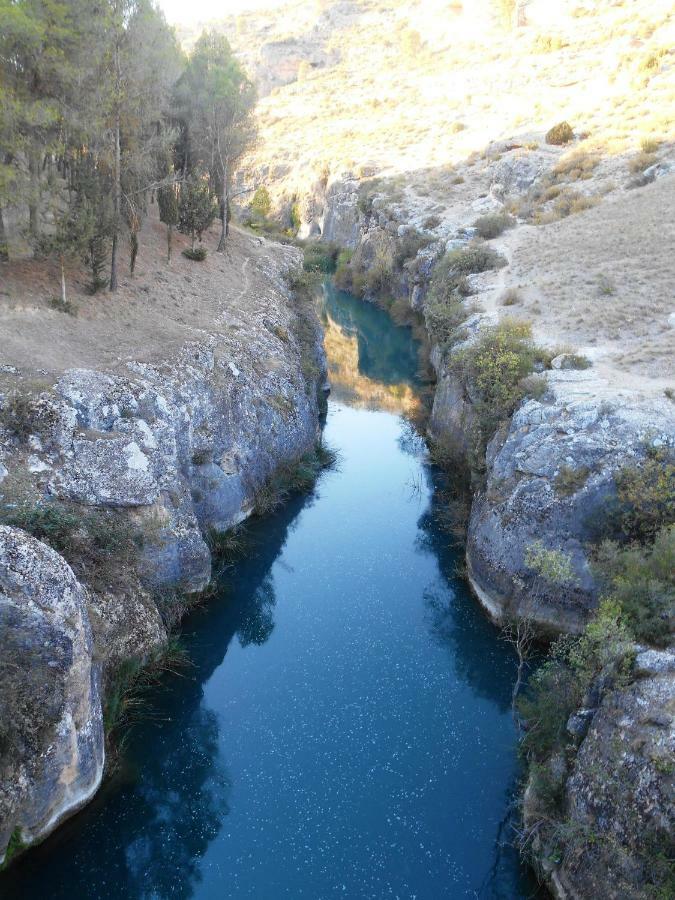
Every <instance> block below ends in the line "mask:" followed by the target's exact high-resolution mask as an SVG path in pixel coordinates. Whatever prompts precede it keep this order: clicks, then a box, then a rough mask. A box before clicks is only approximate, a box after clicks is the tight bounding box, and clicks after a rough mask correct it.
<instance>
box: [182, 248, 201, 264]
mask: <svg viewBox="0 0 675 900" xmlns="http://www.w3.org/2000/svg"><path fill="white" fill-rule="evenodd" d="M183 256H184V257H185V258H186V259H191V260H192V261H193V262H203V261H204V260H205V259H206V247H195V248H194V249H192V248H191V247H186V248H185V250H183Z"/></svg>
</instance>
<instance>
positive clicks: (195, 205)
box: [178, 175, 217, 253]
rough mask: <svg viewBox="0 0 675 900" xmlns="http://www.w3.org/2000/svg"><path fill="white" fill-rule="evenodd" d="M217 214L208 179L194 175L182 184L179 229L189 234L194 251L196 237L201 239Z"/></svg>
mask: <svg viewBox="0 0 675 900" xmlns="http://www.w3.org/2000/svg"><path fill="white" fill-rule="evenodd" d="M216 214H217V209H216V206H215V204H214V202H213V197H212V195H211V191H210V190H209V184H208V180H207V179H206V178H204V177H201V178H200V177H199V176H197V175H192V176H190V177H189V178H187V179H186V180H185V181H184V182H183V184H182V185H181V192H180V204H179V214H178V215H179V222H178V230H179V231H181V232H182V233H183V234H189V235H190V238H191V241H192V244H191V250H192V252H193V253H194V249H195V239H196V238H199V240H200V241H201V239H202V234H203V233H204V232H205V231H206V229H207V228H209V227H210V225H211V224H212V222H213V220H214V219H215V217H216Z"/></svg>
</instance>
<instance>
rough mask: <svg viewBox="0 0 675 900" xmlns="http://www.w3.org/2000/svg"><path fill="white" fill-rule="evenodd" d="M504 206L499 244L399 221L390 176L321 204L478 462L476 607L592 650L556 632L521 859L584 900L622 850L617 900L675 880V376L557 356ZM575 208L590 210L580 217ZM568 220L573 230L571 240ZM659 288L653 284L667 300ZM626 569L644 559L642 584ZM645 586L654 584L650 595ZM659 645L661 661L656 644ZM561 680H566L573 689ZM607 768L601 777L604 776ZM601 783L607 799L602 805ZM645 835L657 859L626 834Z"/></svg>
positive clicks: (435, 425)
mask: <svg viewBox="0 0 675 900" xmlns="http://www.w3.org/2000/svg"><path fill="white" fill-rule="evenodd" d="M491 165H492V166H501V169H500V171H503V170H504V168H505V166H508V165H510V166H512V168H513V169H514V170H515V169H517V167H518V166H520V165H521V163H520V162H519V161H518V158H517V155H516V158H514V160H513V161H511V162H509V163H508V164H507V162H506V161H504V160H502V161H501V162H500V163H498V162H493V163H492V164H491V163H490V162H489V161H488V162H487V163H486V167H487V168H488V169H489V168H490V166H491ZM495 177H496V176H495V175H494V174H492V175H490V174H487V179H490V178H492V179H493V180H494V179H495ZM663 181H664V184H663V186H659V185H657V184H653V185H651V186H650V188H649V190H650V191H651V192H652V193H655V192H656V191H657V188H659V189H660V190H661V192H662V193H663V191H665V192H666V193H668V191H670V190H672V186H673V183H675V182H673V178H672V177H664V179H663ZM334 199H335V202H333V200H334ZM493 202H494V204H495V209H496V211H495V212H494V213H493V214H492V219H495V220H498V219H499V216H500V215H501V216H502V217H503V218H505V219H506V222H507V224H506V225H502V226H501V227H502V228H506V229H508V231H506V234H507V235H508V244H506V243H503V242H502V239H501V235H500V234H497V235H496V239H495V238H487V239H484V240H482V241H481V239H480V237H479V235H478V234H477V229H476V220H475V219H474V218H473V217H474V216H475V208H474V207H472V206H471V205H469V206H467V207H465V215H466V219H465V224H464V225H460V226H459V227H458V228H457V230H456V231H455V232H453V233H452V235H451V236H450V237H449V238H448V239H447V240H443V241H438V240H434V237H433V236H432V235H431V234H429V233H428V232H427V233H425V231H424V230H423V229H419V228H417V227H415V225H412V224H408V223H407V222H406V220H405V217H404V215H403V214H400V215H398V216H397V218H396V219H395V220H394V222H392V220H391V207H390V206H388V204H387V194H386V186H383V185H382V183H381V182H379V183H377V182H375V183H372V182H370V183H369V182H364V183H362V184H359V182H358V181H347V182H336V183H334V184H332V185H331V184H328V186H327V187H326V191H325V194H323V195H322V197H321V198H320V199H318V200H316V199H315V201H314V203H313V207H314V208H315V209H321V210H322V220H321V221H322V222H323V226H324V227H325V228H326V229H327V230H328V233H329V236H331V237H333V238H335V237H338V238H339V237H340V236H341V237H342V238H343V240H344V242H345V243H346V248H345V249H343V250H342V251H338V250H335V249H333V250H331V251H330V255H331V256H332V258H334V259H336V260H337V273H336V277H337V279H338V280H339V282H340V283H343V284H348V285H352V286H355V287H356V288H357V289H358V290H359V291H360V292H361V293H363V294H365V296H366V298H369V299H373V298H377V296H378V295H379V296H382V297H386V296H392V295H393V296H394V297H395V298H397V299H396V304H397V305H399V304H408V305H409V306H410V307H411V308H412V309H414V310H417V312H418V314H421V315H423V316H424V319H425V321H426V324H427V328H428V331H429V337H430V340H431V342H432V352H431V359H432V362H433V364H434V367H435V369H436V373H437V376H438V384H437V387H436V393H435V398H434V403H433V409H432V412H431V418H430V423H429V427H430V435H431V439H432V441H433V442H434V443H435V444H436V445H437V446H438V447H440V448H442V451H443V455H444V456H445V457H446V459H449V460H450V461H452V460H453V458H454V460H456V461H458V462H460V463H461V461H462V460H463V459H467V458H468V460H469V464H470V469H471V470H472V482H473V494H474V496H473V503H472V505H471V513H470V516H469V520H468V531H467V554H466V561H467V572H468V576H469V580H470V582H471V584H472V587H473V589H474V591H475V594H476V597H477V599H478V601H479V602H480V603H481V605H482V606H483V608H484V609H485V610H486V611H487V612H488V614H489V615H490V617H491V618H492V619H493V620H494V621H496V622H498V623H501V624H507V625H508V624H509V623H513V622H516V623H520V624H521V625H522V626H523V627H524V628H525V629H536V630H537V631H538V632H539V633H540V634H542V635H543V636H545V637H547V638H549V639H554V638H555V637H556V636H557V635H569V634H572V635H580V637H579V638H578V640H579V644H578V646H579V647H580V648H585V649H584V650H583V658H584V662H583V664H582V665H581V667H580V668H579V666H580V664H579V660H578V658H576V659H572V657H570V656H566V655H565V654H567V653H568V652H569V651H568V650H565V649H564V648H565V647H566V646H567V645H565V643H564V641H563V643H561V644H560V645H558V646H557V650H556V653H557V654H558V656H560V655H561V654H562V658H564V659H565V660H566V661H565V662H564V664H563V666H562V668H561V669H560V671H559V672H558V671H557V672H556V673H555V678H558V681H555V679H554V677H553V676H551V679H550V680H549V681H548V682H546V683H544V682H545V681H546V679H543V681H542V683H541V684H539V683H538V684H537V685H536V686H535V688H534V692H535V694H536V695H538V701H537V702H540V703H541V704H542V705H541V706H539V707H537V710H536V712H535V713H534V714H535V715H536V716H537V717H540V715H541V710H543V709H545V708H547V709H548V710H549V711H550V725H548V726H547V727H550V728H553V730H554V733H555V739H551V738H550V735H549V737H548V738H543V739H542V742H541V744H540V745H538V744H536V743H535V745H534V746H532V745H531V744H530V746H531V749H530V750H527V751H526V752H527V754H528V758H529V759H530V771H531V775H530V781H529V787H528V791H527V801H526V803H525V807H524V823H525V826H524V829H523V833H522V838H523V848H524V851H525V852H527V853H528V854H530V855H531V858H532V861H533V863H534V864H535V866H536V867H537V869H538V871H539V873H540V875H541V876H542V877H543V878H544V879H545V880H546V881H547V883H548V884H549V886H550V887H551V889H552V890H553V891H554V893H555V895H556V896H557V897H560V898H567V897H571V896H581V897H585V896H592V895H593V891H594V890H595V888H592V887H591V886H592V885H593V884H595V885H596V886H597V885H598V884H600V883H601V881H602V880H603V878H604V877H606V872H607V871H614V869H615V866H616V858H617V856H616V853H617V852H618V853H619V855H620V858H621V868H620V871H619V870H616V873H615V875H616V890H615V893H613V894H612V896H615V897H617V898H618V897H625V896H630V897H636V898H638V897H639V898H641V897H646V896H650V891H653V890H661V889H662V888H663V885H665V884H668V883H669V881H668V879H669V878H670V877H671V876H670V874H669V870H670V865H671V863H670V862H669V859H670V857H669V850H668V846H669V841H670V840H671V837H672V829H671V825H672V821H673V815H672V812H673V810H672V804H671V800H670V799H669V788H668V784H669V780H670V779H671V772H670V768H669V766H668V764H667V763H665V760H666V759H667V758H668V757H669V756H670V755H672V753H673V751H674V750H675V730H674V728H673V717H672V712H671V707H672V697H673V692H674V690H675V673H674V672H673V668H672V649H669V647H672V639H673V630H672V626H673V616H672V611H671V610H672V602H671V600H669V598H672V590H673V587H672V565H671V563H669V560H670V559H671V557H670V556H669V555H668V554H669V552H671V551H669V550H668V549H667V548H668V547H669V546H671V545H672V504H673V472H674V470H673V447H675V415H674V414H673V406H672V399H671V398H670V396H669V393H668V389H667V388H665V389H664V384H665V383H666V382H664V380H663V378H662V375H663V374H664V372H665V371H666V370H667V369H666V368H664V367H663V366H662V367H661V368H660V369H659V371H658V373H657V374H656V377H655V378H654V377H652V375H650V374H649V373H648V372H647V370H646V369H645V368H644V366H643V367H642V368H641V369H640V367H639V366H638V367H637V368H635V367H633V368H632V369H631V368H630V366H629V371H628V372H626V371H625V369H623V370H622V368H621V366H622V365H623V364H624V363H623V362H621V360H624V361H625V359H626V356H625V348H624V356H623V357H618V356H617V354H616V353H613V354H609V353H608V352H607V350H606V348H605V351H604V353H602V352H594V350H593V349H592V348H590V347H589V346H588V345H585V346H584V347H583V348H582V349H583V351H584V352H583V353H582V352H580V351H579V349H578V348H577V347H575V346H573V345H567V346H564V345H562V346H561V343H559V341H560V332H559V331H558V333H557V334H556V333H555V331H553V333H551V332H549V334H548V335H547V336H544V335H545V330H542V326H541V325H540V324H539V323H538V321H537V317H534V319H533V321H532V322H531V324H530V322H529V321H527V319H525V318H524V313H529V314H530V315H533V309H532V308H531V307H530V306H529V305H526V306H527V309H524V310H521V309H520V307H521V306H522V305H523V304H522V302H521V297H522V295H523V294H524V293H526V292H528V291H529V285H528V283H527V282H526V281H525V282H523V280H522V273H521V276H520V277H519V281H518V282H517V283H514V281H513V275H514V270H515V271H516V272H517V268H516V266H515V265H514V262H513V258H512V256H511V254H510V252H509V250H508V246H511V247H513V246H514V245H518V242H519V241H520V246H521V247H522V246H523V241H526V240H528V238H527V237H523V235H524V234H525V233H526V232H527V233H528V234H530V232H531V229H530V228H529V226H527V225H523V224H522V223H520V222H518V221H517V220H516V219H509V217H508V214H507V212H506V209H505V206H504V202H503V199H502V200H499V201H497V199H496V196H495V199H494V200H493ZM497 204H499V205H498V206H497ZM633 205H634V204H633V199H632V195H631V194H630V193H626V195H625V204H622V203H621V202H620V201H619V200H616V201H615V202H614V203H613V204H611V206H609V207H608V208H607V210H606V215H610V214H611V215H618V216H621V215H624V214H626V213H627V212H628V210H629V209H630V208H632V206H633ZM655 208H656V207H654V206H652V213H653V211H654V209H655ZM584 215H591V213H588V214H583V213H580V214H579V215H578V217H577V218H578V219H580V220H581V219H583V216H584ZM487 221H491V219H490V216H487V217H486V222H487ZM617 221H618V222H620V221H621V219H619V220H617ZM478 222H480V219H479V220H478ZM472 223H473V224H472ZM653 224H654V223H652V226H653ZM574 226H575V223H574V222H571V221H570V223H569V224H568V226H567V234H568V235H569V234H570V233H571V232H572V230H573V228H574ZM481 227H483V226H481ZM581 227H582V229H583V228H584V227H586V228H587V227H588V226H587V225H584V224H582V225H581ZM616 227H617V228H620V227H621V226H620V225H617V226H616ZM497 230H498V231H499V228H498V229H497ZM521 232H522V233H523V234H521ZM529 240H530V241H531V240H532V238H531V237H530V238H529ZM637 252H638V254H639V248H638V251H637ZM569 265H573V258H572V259H570V261H569ZM660 279H661V274H660V273H656V274H655V282H654V283H655V286H656V288H657V289H658V288H659V285H661V281H660ZM592 302H595V301H592ZM652 314H653V315H654V317H655V319H654V323H653V325H652V326H649V325H646V327H647V328H649V327H651V328H652V329H655V331H656V332H658V333H659V334H660V335H662V333H663V327H662V325H658V317H659V315H661V313H660V312H659V309H658V308H657V309H655V310H654V311H653V313H652ZM665 339H666V337H664V336H662V337H661V338H659V341H661V343H663V340H665ZM659 341H657V342H656V343H655V344H654V345H653V348H654V353H655V354H656V353H657V348H658V346H659ZM645 352H646V351H645ZM586 354H588V355H586ZM451 464H452V463H451ZM647 520H649V523H650V524H649V525H647V524H646V522H647ZM669 526H671V527H670V530H669ZM655 536H656V542H657V543H656V544H654V545H652V541H653V540H654V539H655ZM607 539H613V540H617V539H618V540H619V541H620V542H622V543H620V544H618V545H616V546H615V547H614V549H613V551H612V552H613V553H616V554H617V555H616V558H615V559H613V560H609V557H608V556H607V550H606V549H603V550H602V553H601V552H600V547H601V543H602V541H603V540H607ZM627 541H628V542H633V543H632V544H631V545H630V546H631V547H632V549H626V548H625V544H626V542H627ZM659 542H660V543H659ZM622 545H623V549H622ZM657 545H658V547H657ZM602 554H604V557H603V556H602ZM631 554H632V555H631ZM629 558H630V559H631V560H632V561H633V562H632V563H631V564H633V565H635V566H637V569H635V570H634V571H633V573H632V574H629V570H628V569H627V568H625V567H626V566H628V565H629V562H628V560H629ZM669 568H670V574H668V569H669ZM638 573H641V574H638ZM622 578H623V579H624V581H623V582H622V581H621V579H622ZM645 578H647V579H651V582H650V583H651V585H652V587H651V589H650V591H651V593H650V592H645V591H644V589H643V588H642V587H641V584H643V581H640V579H643V580H644V579H645ZM626 579H627V580H626ZM631 579H632V580H631ZM620 584H623V587H621V588H620V587H619V585H620ZM601 599H604V600H605V603H604V606H603V605H602V604H601V602H600V601H601ZM612 604H613V605H612ZM600 633H601V634H603V638H602V639H601V640H600V641H599V642H598V641H597V639H596V637H594V635H598V634H600ZM654 645H656V646H658V648H659V649H658V651H657V650H648V649H647V648H648V647H650V646H654ZM569 646H577V645H576V644H571V645H569ZM645 652H646V653H647V654H648V655H649V654H650V653H656V656H655V657H654V660H655V662H654V663H653V665H652V664H651V663H650V664H649V665H647V666H646V667H645V665H644V664H643V663H641V662H639V660H641V659H644V658H645V657H644V653H645ZM572 655H574V654H572ZM554 658H556V657H554ZM649 658H650V659H651V657H649ZM636 659H637V660H638V662H634V661H635V660H636ZM547 671H548V670H547ZM560 678H563V679H564V680H567V683H569V685H571V689H570V690H569V691H568V692H567V694H565V695H564V698H563V694H562V693H561V689H560V687H559V679H560ZM556 684H558V687H556V686H555V685H556ZM638 697H639V698H641V699H640V700H639V701H638V699H637V698H638ZM637 703H642V704H643V705H644V707H645V709H647V708H648V709H649V710H650V712H649V715H648V716H647V717H646V718H644V717H640V718H639V719H638V718H636V716H635V710H636V708H637V707H636V704H637ZM530 710H532V707H530ZM530 715H532V713H531V714H530ZM547 715H548V713H547ZM596 717H597V720H596ZM627 723H630V725H629V726H628V724H627ZM655 723H657V724H655ZM528 727H529V728H534V729H535V730H536V729H540V728H541V727H542V726H541V721H540V718H535V719H534V720H533V719H531V718H530V720H529V722H528ZM626 727H629V729H630V730H631V733H633V734H634V735H635V741H637V744H636V745H635V749H634V751H633V758H632V760H631V762H630V765H629V764H628V763H627V761H626V759H625V757H624V756H623V755H622V754H621V753H617V754H616V755H612V754H609V755H605V754H604V752H603V751H602V750H601V748H602V740H605V739H606V740H610V737H609V736H613V737H612V738H611V739H612V740H614V739H616V740H619V739H620V737H619V736H620V735H622V734H623V733H624V729H625V728H626ZM601 736H603V737H601ZM638 745H639V746H638ZM600 758H602V759H603V763H602V765H603V766H604V767H605V768H604V769H603V774H602V776H600V777H596V775H595V774H594V773H595V772H596V770H597V766H598V764H599V762H598V761H599V760H600ZM542 772H543V773H544V774H543V775H542ZM638 772H641V773H642V780H640V782H639V783H638V780H637V774H636V773H638ZM542 779H543V780H542ZM640 784H642V786H643V788H644V789H642V788H640ZM593 792H599V793H600V794H601V795H602V797H603V801H602V802H600V801H598V802H596V801H594V800H593V799H592V797H591V795H592V794H593ZM627 810H630V815H628V813H627V812H626V811H627ZM627 816H628V818H627ZM629 820H630V823H632V824H630V825H629V824H627V823H628V821H629ZM644 831H646V832H648V833H649V834H650V835H651V837H650V843H649V847H648V848H647V847H645V846H640V845H638V844H636V843H635V841H634V840H633V837H632V835H633V834H638V833H643V832H644ZM579 834H584V835H587V836H588V835H591V836H592V839H593V841H594V842H595V846H596V849H595V851H594V852H592V853H591V852H590V851H589V852H588V853H587V854H584V853H582V851H581V850H580V843H579V840H578V835H579ZM575 835H576V837H575ZM617 847H618V848H619V850H617Z"/></svg>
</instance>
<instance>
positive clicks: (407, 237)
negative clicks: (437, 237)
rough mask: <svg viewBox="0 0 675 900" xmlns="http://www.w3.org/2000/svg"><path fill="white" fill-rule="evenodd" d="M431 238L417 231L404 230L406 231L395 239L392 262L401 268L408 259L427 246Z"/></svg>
mask: <svg viewBox="0 0 675 900" xmlns="http://www.w3.org/2000/svg"><path fill="white" fill-rule="evenodd" d="M431 242H432V241H431V238H430V237H428V236H427V235H425V234H422V233H421V232H419V231H413V230H410V231H406V233H405V234H404V235H403V236H402V237H400V238H399V239H398V240H397V241H396V249H395V251H394V263H395V265H397V266H398V267H399V268H402V267H403V266H404V265H405V264H406V263H407V262H408V261H409V260H411V259H414V258H415V257H416V256H417V254H418V253H419V251H420V250H422V249H423V248H424V247H428V246H429V244H430V243H431Z"/></svg>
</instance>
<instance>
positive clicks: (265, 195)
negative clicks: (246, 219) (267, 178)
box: [251, 185, 272, 220]
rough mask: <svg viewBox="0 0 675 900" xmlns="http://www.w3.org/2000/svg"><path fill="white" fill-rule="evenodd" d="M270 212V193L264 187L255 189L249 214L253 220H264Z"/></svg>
mask: <svg viewBox="0 0 675 900" xmlns="http://www.w3.org/2000/svg"><path fill="white" fill-rule="evenodd" d="M271 211H272V199H271V197H270V193H269V191H268V190H267V188H266V187H265V186H264V185H261V186H260V187H259V188H256V192H255V194H254V195H253V200H251V212H252V213H253V216H254V218H256V219H261V220H265V219H266V218H267V217H268V216H269V214H270V212H271Z"/></svg>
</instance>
